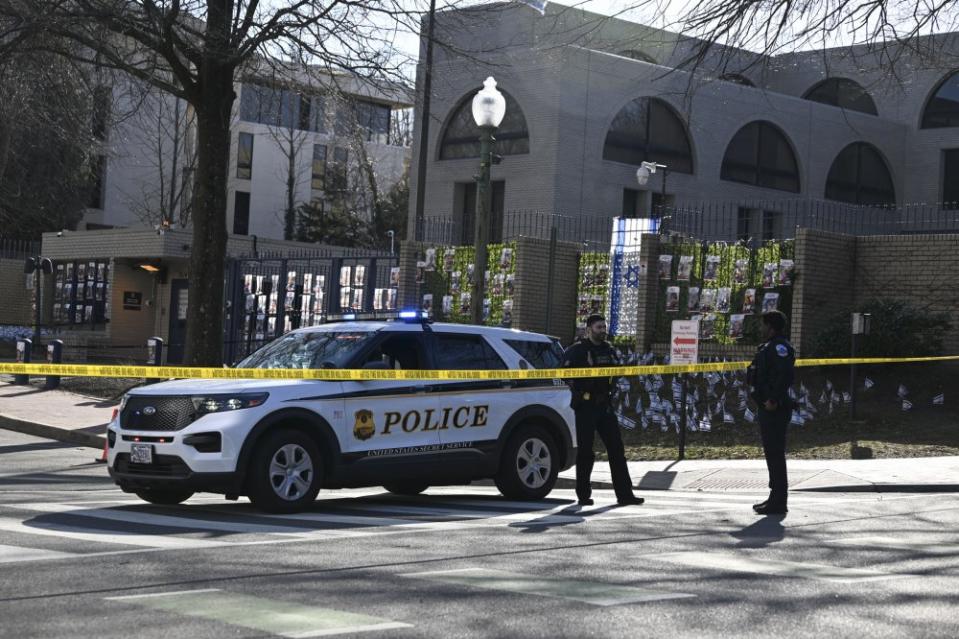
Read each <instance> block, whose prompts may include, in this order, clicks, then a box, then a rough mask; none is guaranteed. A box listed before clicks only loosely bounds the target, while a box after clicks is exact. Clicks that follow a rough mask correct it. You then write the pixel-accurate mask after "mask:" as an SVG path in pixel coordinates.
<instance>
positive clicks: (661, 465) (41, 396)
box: [0, 376, 959, 493]
mask: <svg viewBox="0 0 959 639" xmlns="http://www.w3.org/2000/svg"><path fill="white" fill-rule="evenodd" d="M12 380H13V378H12V377H10V376H0V428H5V429H8V430H15V431H19V432H21V433H26V434H28V435H34V436H37V437H44V438H47V439H53V440H57V441H62V442H67V443H71V444H78V445H81V446H90V447H91V448H98V449H100V448H103V444H104V433H105V432H106V425H107V423H108V422H109V421H110V415H111V414H112V412H113V408H114V407H116V405H117V403H116V402H109V401H105V400H100V399H96V398H91V397H85V396H83V395H76V394H74V393H69V392H66V391H60V390H55V391H44V390H42V389H41V388H40V387H38V386H35V385H34V386H15V385H13V384H11V383H10V382H12ZM788 468H789V483H790V490H806V491H817V490H818V491H843V492H861V491H875V492H896V491H899V492H924V491H928V492H937V491H942V492H959V457H923V458H913V459H865V460H853V459H832V460H829V459H826V460H812V459H790V460H789V462H788ZM629 472H630V476H631V477H632V479H633V484H634V485H636V486H637V487H638V490H639V491H640V492H644V491H650V490H688V491H709V492H724V491H725V492H735V491H741V492H750V493H757V492H758V493H762V492H763V491H765V490H767V474H766V464H765V462H764V461H763V460H761V459H726V460H684V461H679V462H677V461H650V462H629ZM575 478H576V470H575V468H570V469H569V470H566V471H563V472H562V473H560V478H559V482H558V486H560V487H564V488H572V487H574V486H575ZM592 480H593V484H594V485H595V486H599V487H606V488H611V487H612V482H611V480H610V474H609V464H607V463H606V462H605V461H597V462H596V465H595V466H594V468H593V475H592Z"/></svg>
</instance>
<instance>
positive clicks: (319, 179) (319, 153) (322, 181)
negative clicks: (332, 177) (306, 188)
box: [310, 144, 326, 191]
mask: <svg viewBox="0 0 959 639" xmlns="http://www.w3.org/2000/svg"><path fill="white" fill-rule="evenodd" d="M310 187H311V188H312V189H313V190H314V191H324V190H326V145H324V144H314V145H313V174H312V177H311V179H310Z"/></svg>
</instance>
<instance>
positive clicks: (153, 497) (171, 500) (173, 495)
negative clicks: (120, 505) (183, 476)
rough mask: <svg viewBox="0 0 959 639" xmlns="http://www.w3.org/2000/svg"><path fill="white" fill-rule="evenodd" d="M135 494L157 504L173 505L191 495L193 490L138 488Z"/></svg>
mask: <svg viewBox="0 0 959 639" xmlns="http://www.w3.org/2000/svg"><path fill="white" fill-rule="evenodd" d="M136 495H137V497H139V498H140V499H142V500H143V501H147V502H150V503H151V504H157V505H159V506H175V505H176V504H180V503H183V502H185V501H186V500H187V499H189V498H190V497H192V496H193V491H192V490H165V489H158V490H157V489H149V490H138V491H137V493H136Z"/></svg>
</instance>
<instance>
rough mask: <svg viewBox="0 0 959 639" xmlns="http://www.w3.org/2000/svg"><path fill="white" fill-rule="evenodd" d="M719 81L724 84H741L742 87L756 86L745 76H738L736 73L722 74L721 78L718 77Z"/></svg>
mask: <svg viewBox="0 0 959 639" xmlns="http://www.w3.org/2000/svg"><path fill="white" fill-rule="evenodd" d="M719 79H720V80H722V81H724V82H732V83H733V84H741V85H743V86H744V87H754V86H756V84H755V83H754V82H753V81H752V80H750V79H749V78H747V77H746V76H744V75H740V74H738V73H724V74H722V75H721V76H719Z"/></svg>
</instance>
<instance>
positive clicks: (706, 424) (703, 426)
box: [699, 417, 713, 433]
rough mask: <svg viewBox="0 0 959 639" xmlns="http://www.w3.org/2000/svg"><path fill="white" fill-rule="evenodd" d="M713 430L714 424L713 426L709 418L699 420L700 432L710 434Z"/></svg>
mask: <svg viewBox="0 0 959 639" xmlns="http://www.w3.org/2000/svg"><path fill="white" fill-rule="evenodd" d="M712 428H713V424H712V422H711V421H709V418H708V417H703V418H701V419H700V420H699V430H700V431H702V432H704V433H708V432H709V431H711V430H712Z"/></svg>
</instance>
